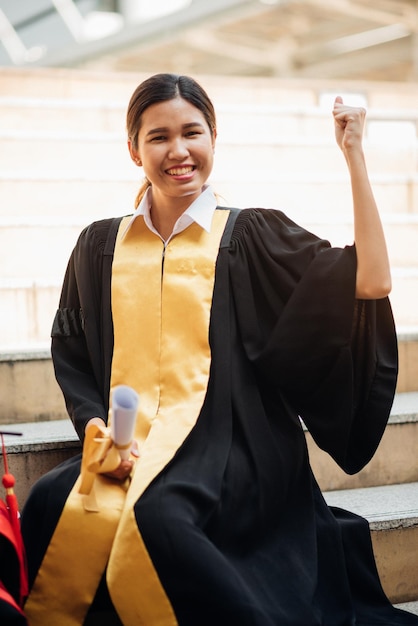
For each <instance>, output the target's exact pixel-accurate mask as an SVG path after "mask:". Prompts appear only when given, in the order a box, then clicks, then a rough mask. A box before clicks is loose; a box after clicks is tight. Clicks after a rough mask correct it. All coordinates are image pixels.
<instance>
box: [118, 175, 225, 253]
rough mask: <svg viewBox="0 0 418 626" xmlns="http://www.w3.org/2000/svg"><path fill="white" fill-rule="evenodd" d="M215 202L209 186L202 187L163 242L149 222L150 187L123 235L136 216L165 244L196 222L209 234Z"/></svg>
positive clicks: (150, 221)
mask: <svg viewBox="0 0 418 626" xmlns="http://www.w3.org/2000/svg"><path fill="white" fill-rule="evenodd" d="M217 204H218V203H217V200H216V197H215V194H214V193H213V191H212V189H211V187H210V186H209V185H204V186H203V188H202V193H201V194H200V196H199V197H198V198H196V200H194V201H193V202H192V204H191V205H190V206H189V207H188V209H186V211H185V212H184V213H182V215H180V217H179V218H178V220H177V221H176V223H175V224H174V228H173V232H172V233H171V235H170V236H169V238H168V239H167V240H166V241H164V239H163V238H162V237H161V235H160V233H159V232H158V231H157V230H156V228H155V227H154V224H153V223H152V220H151V205H152V187H149V188H148V189H147V191H146V192H145V195H144V197H143V198H142V200H141V202H140V203H139V205H138V207H137V209H136V210H135V213H134V214H133V215H132V217H131V219H130V221H129V223H128V225H127V227H126V230H125V232H124V235H125V234H126V233H127V231H128V230H129V228H130V227H131V225H132V224H133V222H134V220H135V219H136V218H137V217H138V215H143V216H144V222H145V224H146V225H147V227H148V228H149V229H150V231H151V232H153V233H155V234H156V235H158V237H160V239H162V241H164V243H165V244H167V243H168V242H169V241H170V239H172V238H173V237H174V235H178V233H181V232H182V231H183V230H185V229H186V228H187V227H188V226H190V224H193V222H196V224H198V225H199V226H201V227H202V228H203V229H204V230H206V232H208V233H209V232H210V228H211V224H212V218H213V214H214V212H215V209H216V206H217Z"/></svg>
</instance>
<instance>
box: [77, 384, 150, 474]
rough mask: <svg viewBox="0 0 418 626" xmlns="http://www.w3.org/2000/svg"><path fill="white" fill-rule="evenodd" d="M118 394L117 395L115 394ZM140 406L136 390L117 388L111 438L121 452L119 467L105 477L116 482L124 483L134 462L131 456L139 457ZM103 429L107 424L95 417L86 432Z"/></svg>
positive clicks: (113, 406) (113, 407)
mask: <svg viewBox="0 0 418 626" xmlns="http://www.w3.org/2000/svg"><path fill="white" fill-rule="evenodd" d="M115 392H116V393H115ZM138 405H139V396H138V394H137V393H136V391H135V390H134V389H132V388H131V387H128V386H126V385H120V386H118V387H115V388H114V390H113V394H112V414H111V420H110V421H111V426H110V429H108V430H109V431H110V433H109V437H110V438H111V439H112V441H113V442H114V444H115V447H116V448H117V449H118V451H119V456H120V458H121V462H120V464H119V466H118V467H117V468H116V469H114V470H112V471H109V472H105V475H106V476H108V477H109V478H113V479H114V480H118V481H124V480H125V479H126V478H127V477H128V476H129V475H130V473H131V471H132V468H133V465H134V461H133V460H132V459H130V458H129V457H130V455H131V454H132V456H134V457H138V456H139V451H138V445H137V443H136V441H135V440H134V439H133V436H134V430H135V420H136V415H137V410H138ZM93 426H95V427H96V428H103V429H105V430H106V424H105V422H104V421H103V419H102V418H101V417H93V418H91V419H90V420H89V421H88V422H87V424H86V432H87V429H89V428H90V427H93Z"/></svg>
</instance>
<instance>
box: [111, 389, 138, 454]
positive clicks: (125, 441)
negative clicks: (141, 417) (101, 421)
mask: <svg viewBox="0 0 418 626" xmlns="http://www.w3.org/2000/svg"><path fill="white" fill-rule="evenodd" d="M138 405H139V395H138V394H137V393H136V391H135V390H134V389H132V387H129V386H128V385H118V386H117V387H115V388H114V389H113V392H112V420H111V426H110V436H111V437H112V439H113V441H114V443H115V446H116V447H117V448H118V450H119V454H120V456H121V459H122V460H126V459H129V455H130V452H131V446H132V440H133V438H134V430H135V421H136V415H137V412H138Z"/></svg>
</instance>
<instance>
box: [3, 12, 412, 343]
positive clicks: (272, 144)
mask: <svg viewBox="0 0 418 626" xmlns="http://www.w3.org/2000/svg"><path fill="white" fill-rule="evenodd" d="M417 32H418V2H417V1H416V0H379V2H375V3H370V2H369V1H368V0H0V352H3V353H5V352H6V353H7V352H11V351H14V350H34V349H38V348H42V349H45V350H48V346H49V332H50V327H51V320H52V318H53V315H54V312H55V308H56V306H57V302H58V298H59V291H60V285H61V282H62V277H63V273H64V271H65V266H66V263H67V260H68V256H69V254H70V252H71V249H72V247H73V246H74V243H75V241H76V238H77V236H78V234H79V232H80V231H81V229H82V228H83V227H84V226H85V225H86V224H88V223H89V222H91V221H92V220H94V219H100V218H102V217H106V216H111V215H121V214H127V213H129V212H131V211H132V207H133V200H134V198H135V195H136V192H137V189H138V186H139V184H140V182H141V178H142V172H141V171H140V170H138V168H137V167H135V166H134V165H133V163H132V162H131V160H130V158H129V155H128V152H127V150H126V136H125V111H126V106H127V102H128V99H129V97H130V95H131V93H132V91H133V90H134V88H135V87H136V85H137V84H138V83H139V82H140V81H141V80H142V79H143V78H145V77H146V76H148V75H150V74H151V73H155V72H160V71H163V72H166V71H169V72H176V73H187V74H190V75H193V76H195V77H196V78H197V79H198V80H199V81H200V82H201V83H202V84H203V86H204V87H205V88H206V89H207V90H208V92H209V95H210V96H211V97H212V99H213V101H214V103H215V107H216V110H217V115H218V141H217V151H216V161H215V167H214V171H213V175H212V183H213V185H214V187H215V189H216V191H217V192H218V193H219V194H220V195H221V197H222V198H223V203H224V204H228V205H234V206H240V207H243V206H270V207H275V208H280V209H283V210H284V211H285V212H286V213H288V214H289V215H290V217H292V218H293V219H294V220H295V221H297V222H299V223H301V224H302V225H304V226H305V227H306V228H309V229H311V230H313V231H314V232H316V233H317V234H319V235H321V236H324V237H327V238H329V239H330V241H331V243H333V244H335V245H345V244H346V243H351V242H352V217H351V194H350V188H349V185H348V176H347V171H346V167H345V163H344V160H343V158H342V155H341V154H340V153H339V151H338V148H337V147H336V145H335V141H334V136H333V122H332V116H331V108H332V101H333V98H334V97H335V95H336V94H337V93H338V94H341V95H343V96H344V98H345V99H346V101H347V102H348V103H349V104H353V105H357V104H360V105H363V106H365V107H366V108H367V111H368V115H367V120H368V121H367V127H366V133H365V150H366V152H367V157H368V164H369V172H370V177H371V180H372V184H373V188H374V191H375V194H376V198H377V200H378V203H379V206H380V209H381V213H382V218H383V220H384V226H385V231H386V235H387V239H388V245H389V252H390V256H391V263H392V268H393V278H394V289H393V293H392V302H393V307H394V311H395V317H396V322H397V324H398V326H399V328H407V329H408V331H409V330H411V329H413V328H417V327H418V246H417V245H416V241H418V140H417V119H418V89H417V78H418V44H417Z"/></svg>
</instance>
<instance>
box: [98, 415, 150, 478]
mask: <svg viewBox="0 0 418 626" xmlns="http://www.w3.org/2000/svg"><path fill="white" fill-rule="evenodd" d="M93 425H95V426H101V427H103V428H106V423H105V422H104V420H102V418H101V417H92V418H91V419H90V420H89V421H88V422H87V424H86V430H87V429H88V428H89V427H90V426H93ZM131 455H132V456H133V457H135V458H138V457H139V448H138V443H137V442H136V441H135V440H134V441H133V442H132V448H131ZM134 463H135V461H133V460H132V461H131V460H130V459H129V460H127V461H121V462H120V464H119V465H118V467H117V468H116V469H115V470H113V471H112V472H106V473H105V474H103V476H107V478H112V479H113V480H117V481H119V482H123V481H124V480H126V479H127V478H128V476H130V474H131V472H132V469H133V466H134Z"/></svg>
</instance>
